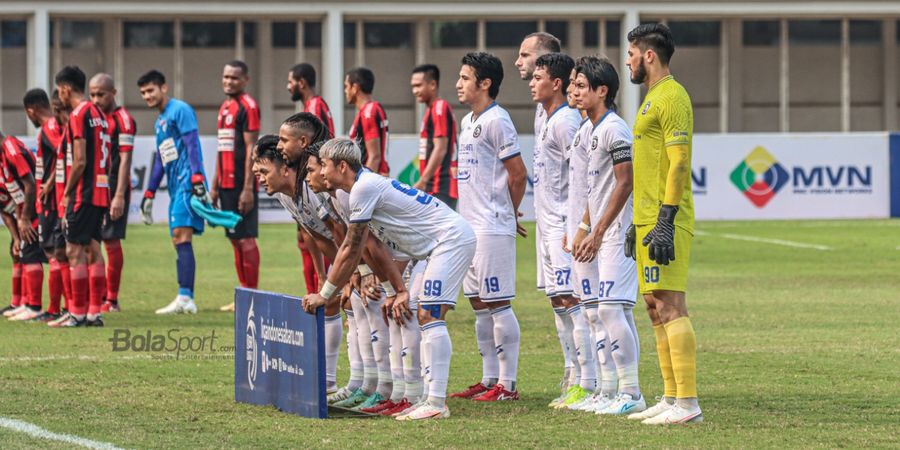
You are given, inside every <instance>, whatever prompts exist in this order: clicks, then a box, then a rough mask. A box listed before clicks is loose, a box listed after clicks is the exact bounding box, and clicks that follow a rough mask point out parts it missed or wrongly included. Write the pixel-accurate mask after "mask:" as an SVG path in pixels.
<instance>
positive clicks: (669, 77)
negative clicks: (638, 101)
mask: <svg viewBox="0 0 900 450" xmlns="http://www.w3.org/2000/svg"><path fill="white" fill-rule="evenodd" d="M674 78H675V77H673V76H672V75H666V76H664V77H662V78H660V79H659V81H657V82H656V83H653V86H650V89H647V93H649V92H650V91H652V90H653V88H655V87H657V86H659V85H661V84H663V83H664V82H666V81H669V80H672V79H674Z"/></svg>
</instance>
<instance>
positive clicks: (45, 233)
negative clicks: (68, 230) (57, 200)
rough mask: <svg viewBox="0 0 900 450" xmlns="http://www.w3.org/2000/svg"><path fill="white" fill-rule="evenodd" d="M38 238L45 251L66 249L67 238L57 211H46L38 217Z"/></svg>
mask: <svg viewBox="0 0 900 450" xmlns="http://www.w3.org/2000/svg"><path fill="white" fill-rule="evenodd" d="M38 236H39V237H40V240H41V247H42V248H43V249H44V250H50V251H52V250H56V249H58V248H66V236H65V235H64V234H63V229H62V222H61V221H60V220H59V215H58V214H57V212H56V211H49V212H47V211H45V212H42V213H41V215H40V216H38Z"/></svg>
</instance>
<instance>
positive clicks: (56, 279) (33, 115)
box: [23, 89, 71, 322]
mask: <svg viewBox="0 0 900 450" xmlns="http://www.w3.org/2000/svg"><path fill="white" fill-rule="evenodd" d="M23 103H24V106H25V115H26V116H27V117H28V120H30V121H31V123H32V124H34V126H35V127H37V128H38V135H37V159H36V163H37V164H36V167H37V169H36V170H35V182H36V184H37V192H38V198H37V206H36V210H37V213H38V224H39V225H38V231H39V234H40V235H39V236H38V238H39V240H40V242H41V247H42V248H43V250H44V254H45V255H46V256H47V259H48V260H49V261H50V271H49V274H48V280H47V290H48V291H49V294H50V295H49V297H50V305H49V306H48V307H47V311H46V312H45V313H44V316H43V317H39V318H36V319H35V320H41V321H47V322H49V321H52V320H56V319H58V318H59V317H60V315H61V310H60V301H61V299H62V297H63V294H65V293H67V294H69V295H71V288H70V289H65V288H64V286H65V285H66V284H68V283H69V281H70V277H69V260H68V259H67V258H66V239H65V237H64V236H63V231H62V224H61V223H60V220H59V212H58V211H57V210H58V202H57V201H56V196H55V194H54V187H55V184H56V181H55V180H54V178H55V174H56V153H57V152H58V151H59V146H60V145H61V144H62V141H63V134H64V133H65V126H64V125H63V124H61V123H59V121H57V119H56V117H55V116H54V114H53V110H52V109H51V105H50V98H49V97H48V96H47V93H46V92H45V91H44V90H43V89H32V90H30V91H28V92H26V93H25V98H24V100H23ZM66 291H68V292H66Z"/></svg>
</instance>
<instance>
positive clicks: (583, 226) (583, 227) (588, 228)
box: [578, 222, 591, 233]
mask: <svg viewBox="0 0 900 450" xmlns="http://www.w3.org/2000/svg"><path fill="white" fill-rule="evenodd" d="M578 229H580V230H584V231H586V232H588V233H590V232H591V226H590V225H588V224H586V223H584V222H581V223H579V224H578Z"/></svg>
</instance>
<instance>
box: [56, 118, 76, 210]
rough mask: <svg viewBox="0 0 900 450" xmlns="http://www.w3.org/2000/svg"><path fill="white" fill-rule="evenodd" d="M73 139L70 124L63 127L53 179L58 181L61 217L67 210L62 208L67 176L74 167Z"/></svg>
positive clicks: (57, 204) (57, 198) (58, 201)
mask: <svg viewBox="0 0 900 450" xmlns="http://www.w3.org/2000/svg"><path fill="white" fill-rule="evenodd" d="M71 147H72V141H70V140H69V126H68V125H66V127H65V128H63V136H62V140H61V141H60V142H59V148H57V149H56V170H55V171H54V175H53V180H54V181H55V182H56V190H55V191H54V192H55V193H56V196H55V197H56V209H57V213H58V214H57V215H58V216H59V218H63V217H65V216H66V212H65V211H64V210H63V209H62V199H63V196H64V194H65V192H66V176H67V175H68V174H69V170H70V169H71V168H72V158H71V156H70V155H71V154H72V149H71Z"/></svg>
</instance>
